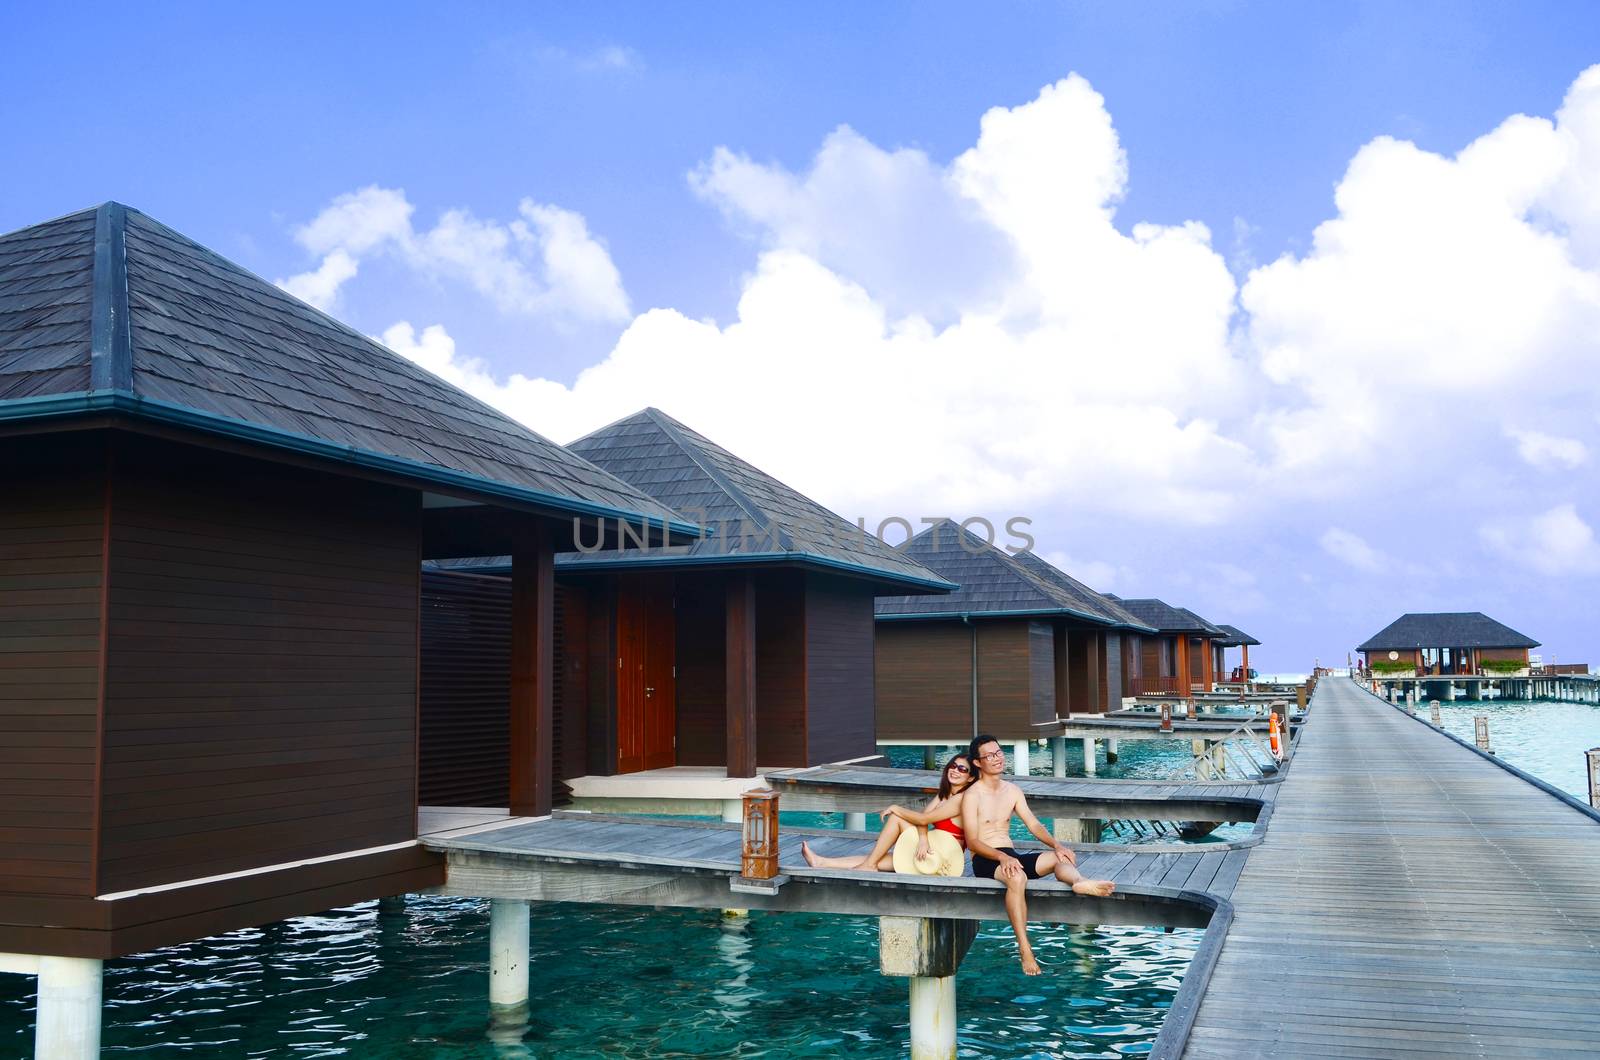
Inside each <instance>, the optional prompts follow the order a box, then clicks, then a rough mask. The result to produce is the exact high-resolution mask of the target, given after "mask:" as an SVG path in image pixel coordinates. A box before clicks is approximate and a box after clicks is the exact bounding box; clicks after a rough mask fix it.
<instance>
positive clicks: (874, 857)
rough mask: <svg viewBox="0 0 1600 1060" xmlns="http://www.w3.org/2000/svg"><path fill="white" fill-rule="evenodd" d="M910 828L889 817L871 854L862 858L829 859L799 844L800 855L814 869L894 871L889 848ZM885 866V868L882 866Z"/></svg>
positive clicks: (902, 822)
mask: <svg viewBox="0 0 1600 1060" xmlns="http://www.w3.org/2000/svg"><path fill="white" fill-rule="evenodd" d="M909 827H910V826H909V825H907V824H906V822H904V821H902V820H901V819H900V818H898V817H891V818H889V819H888V820H887V821H885V822H883V829H882V831H880V832H879V833H878V841H877V842H876V843H875V844H873V847H872V852H871V853H869V854H866V855H864V856H862V857H851V858H829V857H823V856H822V855H821V854H817V853H814V852H813V851H812V849H811V844H809V843H801V844H800V854H801V856H802V857H804V858H805V859H806V864H807V865H810V866H811V867H812V868H814V869H866V870H869V871H875V870H880V869H881V870H882V871H884V872H893V871H894V858H893V857H891V856H889V848H890V847H892V846H894V844H895V840H897V839H899V838H900V833H901V832H902V831H904V830H905V829H906V828H909ZM885 865H887V868H885V867H884V866H885Z"/></svg>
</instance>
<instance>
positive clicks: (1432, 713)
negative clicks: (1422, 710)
mask: <svg viewBox="0 0 1600 1060" xmlns="http://www.w3.org/2000/svg"><path fill="white" fill-rule="evenodd" d="M1428 720H1429V721H1431V722H1433V723H1434V724H1435V725H1439V724H1440V719H1439V701H1438V700H1437V699H1430V700H1428Z"/></svg>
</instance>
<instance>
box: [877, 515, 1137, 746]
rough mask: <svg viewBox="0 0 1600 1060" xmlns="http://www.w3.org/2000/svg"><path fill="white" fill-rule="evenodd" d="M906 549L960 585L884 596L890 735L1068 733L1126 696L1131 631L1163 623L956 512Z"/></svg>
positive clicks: (884, 687) (883, 722) (921, 741)
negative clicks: (985, 534) (1144, 618)
mask: <svg viewBox="0 0 1600 1060" xmlns="http://www.w3.org/2000/svg"><path fill="white" fill-rule="evenodd" d="M904 551H905V554H906V555H907V556H909V557H910V558H911V559H914V560H916V561H917V562H919V563H921V564H922V565H923V566H925V567H927V568H929V569H930V570H933V571H936V572H937V573H938V574H939V575H940V576H941V577H943V578H945V579H947V580H949V581H952V582H956V583H958V584H959V585H960V588H959V589H957V590H956V591H955V592H953V593H949V594H946V595H942V596H895V597H883V598H880V599H879V600H878V607H877V666H876V675H877V702H878V711H877V713H878V741H879V742H880V743H888V744H894V743H903V744H917V745H925V744H928V743H930V742H941V741H942V742H946V743H955V742H964V741H965V740H967V739H968V738H970V737H971V735H972V734H973V733H974V732H989V733H993V734H995V735H996V736H997V737H999V738H1000V739H1001V740H1004V741H1006V742H1008V743H1011V744H1013V745H1018V744H1025V743H1026V742H1027V741H1029V740H1032V739H1036V738H1044V737H1053V736H1057V735H1059V731H1060V722H1061V720H1062V719H1064V718H1067V717H1069V716H1070V715H1073V714H1103V713H1105V712H1106V711H1107V710H1110V709H1114V708H1115V707H1119V706H1121V701H1122V688H1123V658H1124V653H1123V648H1122V640H1121V638H1122V637H1124V636H1125V635H1128V634H1134V635H1138V634H1153V633H1154V632H1155V629H1154V628H1153V627H1151V626H1149V625H1146V624H1144V623H1142V622H1140V621H1139V619H1137V618H1136V617H1134V616H1133V615H1130V614H1129V613H1128V612H1127V611H1125V610H1124V609H1122V608H1121V607H1120V606H1118V605H1117V604H1116V603H1115V602H1114V601H1112V600H1110V599H1108V598H1106V597H1104V596H1102V595H1101V594H1100V593H1097V592H1095V591H1094V590H1093V589H1090V588H1089V587H1088V586H1086V585H1084V584H1083V583H1081V582H1078V581H1076V580H1075V579H1073V578H1071V577H1070V576H1069V575H1067V574H1066V573H1065V572H1063V571H1060V570H1058V569H1056V568H1055V567H1053V566H1051V565H1050V564H1049V563H1047V562H1045V561H1044V560H1042V559H1040V558H1039V557H1037V556H1035V555H1033V554H1031V553H1019V554H1016V555H1013V554H1011V553H1009V552H1007V551H1005V550H1003V549H1001V548H998V547H996V546H995V545H993V544H991V543H989V542H987V541H985V540H984V539H982V538H980V537H978V536H977V535H976V534H973V533H972V532H970V531H968V530H963V529H962V528H961V527H959V526H958V525H956V523H954V522H953V521H950V520H944V521H942V522H939V523H937V524H935V525H933V526H930V527H928V528H927V529H926V530H923V531H922V532H921V533H920V534H917V535H916V536H914V537H913V538H912V539H911V540H910V541H909V542H907V543H906V545H905V546H904ZM1018 769H1019V771H1023V770H1022V769H1021V766H1020V765H1019V767H1018Z"/></svg>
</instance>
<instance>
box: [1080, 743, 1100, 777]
mask: <svg viewBox="0 0 1600 1060" xmlns="http://www.w3.org/2000/svg"><path fill="white" fill-rule="evenodd" d="M1098 765H1099V763H1097V762H1096V761H1095V753H1094V737H1093V736H1085V737H1084V738H1083V775H1084V776H1086V777H1092V776H1094V775H1095V772H1096V770H1097V767H1098Z"/></svg>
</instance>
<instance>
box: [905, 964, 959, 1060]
mask: <svg viewBox="0 0 1600 1060" xmlns="http://www.w3.org/2000/svg"><path fill="white" fill-rule="evenodd" d="M955 1055H956V977H955V976H953V975H944V976H938V977H932V976H925V975H916V976H912V977H911V1060H955Z"/></svg>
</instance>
